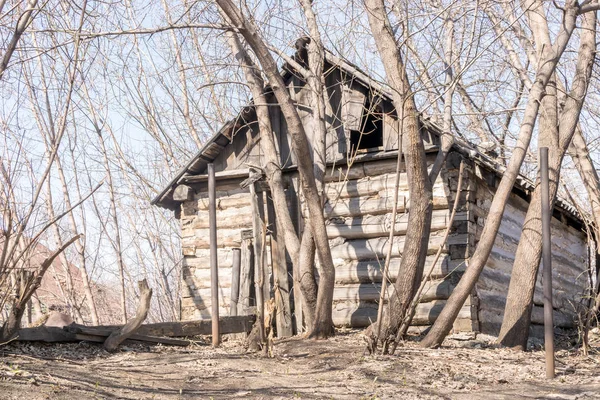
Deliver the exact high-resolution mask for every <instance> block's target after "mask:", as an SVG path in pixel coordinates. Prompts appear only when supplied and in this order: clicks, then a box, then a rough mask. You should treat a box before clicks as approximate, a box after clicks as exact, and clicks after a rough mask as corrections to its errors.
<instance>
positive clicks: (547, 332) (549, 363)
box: [540, 147, 554, 379]
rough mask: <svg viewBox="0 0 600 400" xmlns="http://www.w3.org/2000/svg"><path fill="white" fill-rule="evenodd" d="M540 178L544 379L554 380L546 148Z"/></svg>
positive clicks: (550, 239)
mask: <svg viewBox="0 0 600 400" xmlns="http://www.w3.org/2000/svg"><path fill="white" fill-rule="evenodd" d="M540 178H541V185H542V186H541V189H542V260H543V266H544V269H543V271H542V274H543V275H542V280H543V285H544V348H545V350H546V378H549V379H553V378H554V318H553V315H552V237H551V230H550V222H551V219H552V211H551V210H550V178H549V176H548V148H547V147H541V148H540Z"/></svg>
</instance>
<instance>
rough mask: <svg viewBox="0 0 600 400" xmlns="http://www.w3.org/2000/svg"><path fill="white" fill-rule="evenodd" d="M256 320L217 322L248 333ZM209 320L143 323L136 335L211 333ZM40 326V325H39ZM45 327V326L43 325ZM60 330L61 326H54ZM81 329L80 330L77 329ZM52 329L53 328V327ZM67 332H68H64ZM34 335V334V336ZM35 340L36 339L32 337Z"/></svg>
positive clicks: (227, 329)
mask: <svg viewBox="0 0 600 400" xmlns="http://www.w3.org/2000/svg"><path fill="white" fill-rule="evenodd" d="M255 320H256V316H254V315H242V316H237V317H221V318H220V319H219V323H220V326H221V334H229V333H248V332H250V331H251V330H252V325H253V324H254V321H255ZM211 325H212V323H211V320H210V319H199V320H195V321H179V322H159V323H155V324H143V325H142V326H140V327H139V328H138V331H137V332H136V334H137V335H141V336H155V337H156V336H164V337H187V336H199V335H210V334H211ZM121 327H122V325H101V326H94V327H90V326H85V325H78V324H71V325H69V326H68V327H65V329H68V330H69V331H73V332H83V330H85V329H92V328H93V329H98V330H99V331H112V330H115V329H119V328H121ZM40 328H42V327H40ZM44 328H45V327H44ZM33 329H36V330H37V329H39V328H26V329H21V330H20V331H19V332H21V331H28V330H33ZM56 329H59V330H62V329H61V328H56ZM78 329H82V330H78ZM53 330H54V329H53ZM66 333H69V332H66ZM34 335H35V336H34ZM39 336H40V335H39V334H36V333H29V332H28V333H27V337H39ZM32 340H37V339H32Z"/></svg>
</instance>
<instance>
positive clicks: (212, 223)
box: [208, 163, 221, 347]
mask: <svg viewBox="0 0 600 400" xmlns="http://www.w3.org/2000/svg"><path fill="white" fill-rule="evenodd" d="M215 186H216V183H215V167H214V165H213V164H212V163H210V164H208V226H209V227H210V233H209V239H210V289H211V290H210V294H211V299H210V303H211V309H212V312H211V320H212V344H213V346H215V347H216V346H218V345H219V344H221V333H220V330H219V264H218V261H217V190H216V188H215Z"/></svg>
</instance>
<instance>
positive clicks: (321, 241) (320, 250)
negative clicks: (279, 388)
mask: <svg viewBox="0 0 600 400" xmlns="http://www.w3.org/2000/svg"><path fill="white" fill-rule="evenodd" d="M217 4H218V5H219V6H220V7H221V9H222V10H223V12H224V13H225V14H227V16H228V17H229V19H230V20H231V21H232V23H233V25H234V26H235V27H236V29H237V30H238V31H239V32H240V34H242V35H243V36H244V38H245V39H246V41H247V42H248V44H249V45H250V47H251V48H252V49H253V51H254V53H255V55H256V57H257V59H258V60H259V62H260V64H261V65H262V69H263V72H264V73H265V75H266V76H267V79H268V81H269V84H270V85H271V88H272V89H273V92H274V94H275V97H276V98H277V101H278V102H279V106H280V107H281V112H282V114H283V116H284V118H285V120H286V123H287V126H288V130H289V133H290V136H291V138H292V150H293V151H294V153H295V154H296V159H297V160H298V161H297V162H298V172H299V174H300V181H301V184H302V191H303V193H304V197H305V198H306V203H307V205H308V210H309V215H310V222H311V227H312V230H313V235H314V238H315V244H316V248H317V254H318V256H319V261H320V263H321V267H322V274H321V281H320V284H319V291H318V295H317V303H318V304H319V307H318V308H317V310H316V316H315V323H314V326H313V327H312V330H311V334H310V335H311V337H315V338H326V337H328V336H330V335H332V334H333V333H334V331H333V320H332V316H331V313H332V302H333V288H334V283H335V267H334V265H333V260H332V258H331V250H330V248H329V240H328V238H327V230H326V228H325V219H324V217H323V208H322V206H321V201H320V198H319V193H318V188H317V184H316V181H315V177H314V172H313V165H312V162H311V151H310V146H309V143H308V140H307V137H306V132H305V131H304V127H303V125H302V122H301V120H300V117H299V115H298V111H297V109H296V106H295V104H294V102H293V101H292V99H291V97H290V94H289V92H288V90H287V87H286V86H285V82H284V81H283V78H282V76H281V75H280V73H279V70H278V68H277V64H276V62H275V60H274V59H273V56H272V55H271V53H270V52H269V49H268V48H267V46H266V45H265V43H264V42H263V40H262V38H260V36H259V34H258V32H257V30H256V27H255V26H254V24H253V23H252V22H250V21H248V20H247V19H246V18H245V17H244V16H243V15H242V14H241V12H240V11H239V10H238V9H237V8H236V6H235V5H234V4H233V2H232V1H231V0H217Z"/></svg>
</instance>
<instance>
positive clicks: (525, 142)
mask: <svg viewBox="0 0 600 400" xmlns="http://www.w3.org/2000/svg"><path fill="white" fill-rule="evenodd" d="M578 11H579V7H578V5H577V4H576V3H575V4H570V5H568V6H567V8H566V11H565V17H564V20H563V24H562V25H561V30H560V32H559V33H558V36H557V38H556V41H555V44H554V45H553V46H552V49H551V52H550V53H551V55H550V56H549V57H548V58H544V59H543V60H542V62H540V66H539V68H538V71H537V73H536V79H535V83H534V85H533V86H532V88H531V90H530V92H529V99H528V101H527V105H526V108H525V112H524V114H523V120H522V123H521V128H520V130H519V135H518V138H517V142H516V144H515V148H514V150H513V154H512V156H511V159H510V162H509V163H508V166H507V167H506V170H505V172H504V175H503V176H502V180H501V181H500V184H499V186H498V189H497V190H496V194H495V195H494V199H493V200H492V204H491V206H490V210H489V212H488V215H487V220H486V223H485V226H484V228H483V232H482V233H481V237H480V239H479V243H478V245H477V247H476V249H475V252H474V254H473V256H472V257H471V259H470V261H469V264H468V267H467V269H466V271H465V273H464V275H463V276H462V278H461V280H460V282H459V283H458V285H457V286H456V287H455V288H454V290H453V291H452V294H451V295H450V298H449V299H448V301H447V302H446V305H445V307H444V309H443V310H442V312H441V313H440V315H439V316H438V318H437V319H436V321H435V323H434V324H433V326H432V328H431V330H430V331H429V333H428V334H427V336H426V337H425V338H424V339H423V341H422V342H421V345H422V346H423V347H437V346H439V345H441V344H442V342H443V341H444V338H445V337H446V335H447V334H448V333H449V332H450V330H451V329H452V325H453V324H454V321H455V320H456V317H457V316H458V313H459V312H460V309H461V308H462V306H463V304H464V303H465V300H466V299H467V297H468V296H469V295H470V294H471V292H472V291H473V288H474V287H475V283H476V282H477V280H478V279H479V275H480V274H481V271H482V270H483V268H484V267H485V264H486V262H487V260H488V257H489V255H490V252H491V251H492V248H493V246H494V241H495V239H496V235H497V234H498V229H499V228H500V223H501V222H502V214H503V213H504V208H505V207H506V203H507V201H508V198H509V196H510V193H511V192H512V188H513V186H514V183H515V180H516V179H517V176H518V175H519V172H520V169H521V164H522V163H523V160H524V158H525V155H526V154H527V149H528V148H529V143H530V141H531V136H532V133H533V127H534V125H535V121H536V119H537V115H538V111H539V107H540V103H541V100H542V98H543V96H544V91H545V88H546V85H547V84H548V82H549V81H550V79H551V77H552V75H553V74H554V70H555V69H556V65H557V63H558V60H559V59H560V57H561V56H562V54H563V52H564V50H565V48H566V46H567V44H568V42H569V39H570V37H571V35H572V33H573V31H574V29H575V22H576V20H577V15H578Z"/></svg>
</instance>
